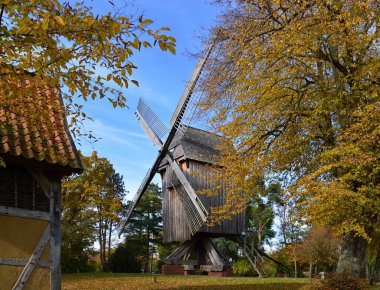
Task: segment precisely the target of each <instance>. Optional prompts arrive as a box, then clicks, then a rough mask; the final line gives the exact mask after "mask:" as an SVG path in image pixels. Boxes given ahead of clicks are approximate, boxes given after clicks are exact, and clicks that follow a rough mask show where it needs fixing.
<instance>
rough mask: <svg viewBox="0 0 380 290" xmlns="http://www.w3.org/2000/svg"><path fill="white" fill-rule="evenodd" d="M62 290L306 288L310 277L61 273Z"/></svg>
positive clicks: (267, 289)
mask: <svg viewBox="0 0 380 290" xmlns="http://www.w3.org/2000/svg"><path fill="white" fill-rule="evenodd" d="M62 280H63V281H62V289H64V290H71V289H102V290H106V289H107V290H108V289H173V290H174V289H181V290H188V289H190V290H191V289H201V290H202V289H204V290H209V289H215V290H227V289H241V290H245V289H258V290H271V289H284V290H287V289H288V290H293V289H294V290H296V289H302V290H307V289H310V285H311V282H310V279H302V278H299V279H294V278H238V277H228V278H211V277H207V276H161V275H157V276H156V282H153V278H152V276H150V275H137V274H112V273H91V274H70V275H63V279H62Z"/></svg>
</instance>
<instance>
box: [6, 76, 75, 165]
mask: <svg viewBox="0 0 380 290" xmlns="http://www.w3.org/2000/svg"><path fill="white" fill-rule="evenodd" d="M25 85H26V86H28V87H29V88H30V90H29V91H30V92H33V93H31V95H33V96H31V97H16V98H17V100H16V99H15V101H13V102H12V103H11V104H10V105H9V106H7V107H4V106H1V96H0V154H1V155H3V156H4V155H10V156H16V157H23V158H26V159H33V160H37V161H44V162H48V163H50V164H53V165H60V166H62V167H65V168H66V169H69V171H70V172H80V171H81V168H82V164H81V161H80V159H79V155H78V152H77V150H76V148H75V144H74V142H73V140H72V138H71V136H70V133H69V130H68V126H67V122H66V118H65V115H64V110H63V104H62V100H61V96H60V92H59V90H58V89H56V88H51V87H47V86H44V87H43V89H41V86H38V85H36V84H34V85H33V84H31V82H29V81H26V82H25Z"/></svg>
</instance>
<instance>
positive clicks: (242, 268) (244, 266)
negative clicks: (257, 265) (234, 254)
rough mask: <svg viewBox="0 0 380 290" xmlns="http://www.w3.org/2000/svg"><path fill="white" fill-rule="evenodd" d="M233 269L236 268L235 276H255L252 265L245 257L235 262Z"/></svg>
mask: <svg viewBox="0 0 380 290" xmlns="http://www.w3.org/2000/svg"><path fill="white" fill-rule="evenodd" d="M232 269H233V270H234V275H235V276H253V275H254V274H255V270H254V269H253V267H252V265H251V264H250V263H249V262H248V261H247V260H243V259H240V260H238V261H236V262H234V264H233V265H232Z"/></svg>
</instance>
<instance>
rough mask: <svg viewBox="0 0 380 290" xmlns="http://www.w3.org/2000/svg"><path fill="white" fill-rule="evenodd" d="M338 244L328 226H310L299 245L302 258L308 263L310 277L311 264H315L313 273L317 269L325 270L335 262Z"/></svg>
mask: <svg viewBox="0 0 380 290" xmlns="http://www.w3.org/2000/svg"><path fill="white" fill-rule="evenodd" d="M338 246H339V240H338V239H337V238H336V237H334V236H333V235H332V234H331V231H330V230H329V229H328V228H321V227H317V226H313V227H311V229H310V231H309V232H308V233H307V235H306V236H305V239H304V241H303V242H302V244H301V245H300V256H301V258H302V260H303V261H304V262H306V263H309V264H310V270H309V273H310V277H311V275H312V266H313V264H314V265H315V273H318V272H317V271H318V270H317V269H320V270H323V271H327V270H328V267H329V266H330V267H331V265H334V264H336V262H337V261H338Z"/></svg>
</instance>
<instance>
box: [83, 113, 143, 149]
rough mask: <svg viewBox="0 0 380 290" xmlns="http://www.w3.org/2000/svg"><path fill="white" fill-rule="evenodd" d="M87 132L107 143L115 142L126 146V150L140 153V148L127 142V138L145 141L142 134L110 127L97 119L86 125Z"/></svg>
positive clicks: (133, 143)
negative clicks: (93, 133)
mask: <svg viewBox="0 0 380 290" xmlns="http://www.w3.org/2000/svg"><path fill="white" fill-rule="evenodd" d="M86 127H87V129H88V131H92V132H95V133H96V136H97V137H99V138H101V139H104V140H107V143H109V142H110V141H113V142H117V143H119V144H121V145H124V146H127V147H128V148H131V149H134V150H136V151H139V152H141V149H140V147H138V146H137V145H136V144H135V142H130V141H128V140H127V136H132V137H135V138H140V139H147V137H146V136H145V135H144V134H140V133H136V132H133V131H128V130H123V129H120V128H118V127H115V126H110V125H108V124H105V123H103V122H102V121H100V120H99V119H95V120H94V121H93V122H89V123H87V124H86Z"/></svg>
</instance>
